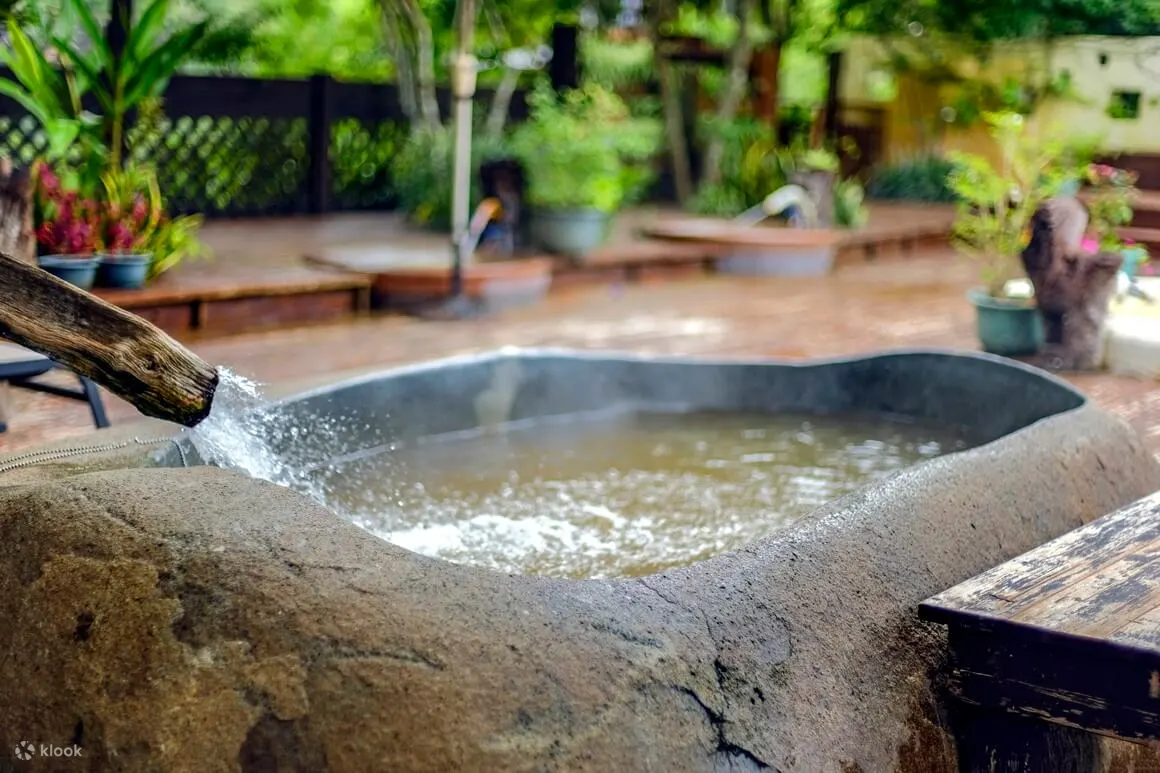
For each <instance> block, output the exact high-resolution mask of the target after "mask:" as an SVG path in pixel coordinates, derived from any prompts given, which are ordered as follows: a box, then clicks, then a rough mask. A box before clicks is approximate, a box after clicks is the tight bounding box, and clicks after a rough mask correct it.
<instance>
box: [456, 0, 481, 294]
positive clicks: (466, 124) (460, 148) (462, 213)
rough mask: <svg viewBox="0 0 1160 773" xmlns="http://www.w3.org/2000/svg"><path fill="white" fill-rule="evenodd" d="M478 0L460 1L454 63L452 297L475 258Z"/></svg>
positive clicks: (458, 289) (459, 291)
mask: <svg viewBox="0 0 1160 773" xmlns="http://www.w3.org/2000/svg"><path fill="white" fill-rule="evenodd" d="M475 2H476V0H460V2H459V40H458V45H457V47H456V48H457V50H456V53H455V59H454V61H453V62H452V71H451V89H452V92H453V94H454V96H455V161H454V166H453V169H454V171H453V175H452V185H451V249H452V268H451V297H452V298H456V297H458V296H459V295H461V294H462V292H463V266H464V264H465V263H467V262H468V261H469V260H470V259H471V255H469V254H465V252H466V251H467V250H468V249H470V248H471V246H472V245H471V240H470V239H468V234H467V228H468V217H469V216H470V214H469V209H470V208H471V108H472V99H473V98H474V96H475V81H476V74H477V71H478V64H479V63H478V61H477V60H476V58H475V56H473V55H472V53H471V49H472V45H473V39H474V33H475V11H476V5H475Z"/></svg>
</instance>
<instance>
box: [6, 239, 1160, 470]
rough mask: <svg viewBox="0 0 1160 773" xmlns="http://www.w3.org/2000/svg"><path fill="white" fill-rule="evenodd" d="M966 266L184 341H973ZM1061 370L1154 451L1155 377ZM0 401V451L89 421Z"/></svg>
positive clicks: (804, 351) (759, 351)
mask: <svg viewBox="0 0 1160 773" xmlns="http://www.w3.org/2000/svg"><path fill="white" fill-rule="evenodd" d="M973 276H974V273H973V267H972V266H970V265H969V264H965V263H963V262H962V261H961V260H960V259H958V258H957V257H955V256H954V255H953V253H950V252H949V251H938V252H933V253H927V254H922V255H917V256H914V257H911V258H905V259H903V258H898V259H888V260H881V261H875V262H867V263H859V264H856V265H850V266H844V267H840V268H839V269H837V270H836V271H835V273H834V274H833V275H831V276H829V277H825V278H817V279H777V278H766V279H753V278H727V277H711V278H698V279H691V280H686V281H680V282H671V283H661V284H647V285H640V286H618V287H596V288H593V287H587V288H583V289H577V290H574V291H569V292H567V293H562V294H558V295H553V296H552V297H551V298H550V299H549V300H548V301H547V302H546V303H544V304H543V305H541V306H539V307H536V308H531V309H525V310H520V311H515V312H511V313H508V314H504V315H501V316H496V317H492V318H485V319H477V320H471V321H463V322H427V321H416V320H411V319H405V318H401V317H393V316H392V317H380V318H372V319H364V320H358V321H355V322H351V323H346V324H338V325H328V326H324V327H313V328H302V329H297V330H285V331H276V332H270V333H261V334H253V335H245V336H237V337H232V338H224V339H215V340H204V341H192V342H190V344H191V347H192V348H193V349H194V350H195V351H196V352H197V353H198V354H200V355H201V356H203V357H205V358H206V359H207V360H209V361H210V362H213V363H216V364H220V365H225V366H228V367H231V368H233V369H234V370H237V371H239V372H241V373H243V374H246V375H249V376H253V377H256V378H258V379H259V380H262V381H266V382H274V383H279V382H288V381H292V380H298V379H305V378H317V377H325V376H326V375H327V374H339V373H346V372H350V371H354V370H362V369H369V368H374V367H379V366H389V365H393V364H398V363H404V362H413V361H417V360H424V359H430V358H435V357H442V356H448V355H453V354H460V353H466V352H475V351H483V350H488V349H493V348H498V347H502V346H508V345H514V346H560V347H575V348H588V349H619V350H631V351H638V352H649V353H658V354H682V355H703V356H714V357H755V356H759V357H788V358H806V357H827V356H840V355H849V354H857V353H862V352H868V351H873V350H879V349H891V348H900V347H951V348H966V349H974V348H975V347H976V343H975V338H974V331H973V324H974V322H973V320H974V316H973V311H972V309H971V308H970V306H969V305H968V304H967V302H966V300H965V298H964V293H965V291H966V289H967V288H968V287H969V286H970V285H971V283H972V279H973ZM62 375H63V374H62ZM1071 380H1072V381H1073V382H1074V383H1075V384H1077V385H1078V386H1079V387H1080V388H1081V389H1083V390H1084V391H1085V392H1087V393H1088V394H1089V395H1090V396H1091V397H1092V398H1093V399H1094V400H1096V401H1097V402H1098V403H1100V404H1102V405H1103V406H1104V407H1106V408H1107V409H1108V410H1110V411H1112V412H1113V413H1115V414H1117V415H1119V416H1121V417H1123V418H1124V419H1125V420H1126V421H1128V422H1129V423H1130V424H1131V425H1133V426H1134V427H1135V428H1136V430H1137V431H1138V432H1139V433H1140V435H1141V436H1142V437H1143V439H1144V440H1145V442H1146V443H1147V444H1148V445H1149V447H1151V448H1152V449H1153V450H1154V451H1155V452H1157V453H1158V454H1160V390H1157V389H1156V385H1155V384H1154V383H1151V382H1146V381H1136V380H1130V379H1125V378H1119V377H1113V376H1108V375H1104V374H1096V375H1085V376H1077V377H1074V378H1072V379H1071ZM14 402H15V408H16V411H15V416H14V418H13V419H12V421H11V425H10V430H9V432H8V433H7V434H4V435H0V451H8V450H16V449H19V448H25V447H28V446H31V445H35V444H39V443H42V442H45V441H47V440H55V439H61V438H67V437H71V436H79V435H83V434H86V433H89V432H91V426H90V424H89V418H88V414H87V411H86V409H85V407H84V406H83V405H80V404H73V403H70V402H67V401H63V400H60V399H54V398H51V397H46V396H42V395H33V394H24V393H20V392H17V393H16V395H15V401H14ZM108 402H109V409H110V414H111V416H112V418H113V420H114V421H115V422H124V421H127V420H129V419H131V418H132V417H133V416H135V415H136V414H135V411H134V410H133V408H132V407H130V406H129V405H127V404H126V403H124V402H122V401H120V400H118V399H116V398H113V397H110V398H109V401H108Z"/></svg>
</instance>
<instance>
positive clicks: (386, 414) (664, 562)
mask: <svg viewBox="0 0 1160 773" xmlns="http://www.w3.org/2000/svg"><path fill="white" fill-rule="evenodd" d="M657 367H667V368H669V369H671V371H670V373H669V374H667V376H669V377H670V378H671V383H670V384H668V385H667V386H665V387H663V388H660V385H659V384H658V383H650V382H651V375H652V374H650V373H649V371H650V370H653V369H655V368H657ZM705 367H706V364H705V363H679V362H675V361H670V362H668V363H667V364H665V365H661V364H660V363H656V362H651V363H650V362H649V361H648V360H641V359H634V358H615V357H612V358H610V357H608V356H596V357H593V356H588V357H582V356H577V355H575V354H573V353H565V354H552V353H550V352H545V353H537V352H534V351H529V352H524V353H521V354H512V355H506V356H505V355H500V356H492V357H483V358H471V359H468V360H452V361H446V362H441V363H434V364H431V365H428V366H425V367H424V368H422V369H420V370H418V371H414V372H413V375H412V377H416V376H418V375H419V374H423V375H427V376H429V377H430V379H431V380H432V383H431V384H425V385H423V386H422V387H415V388H416V389H418V390H419V391H421V392H422V393H423V394H426V395H428V396H429V398H430V399H431V401H432V405H431V406H430V407H429V408H428V410H429V411H433V412H434V413H435V414H438V415H439V416H440V417H443V416H446V415H447V411H448V410H455V409H456V408H458V410H459V411H460V412H463V411H464V410H465V409H468V408H469V407H471V408H473V409H474V410H475V416H474V417H471V420H470V421H467V422H465V423H464V424H463V425H460V426H451V425H449V424H446V423H437V424H435V425H431V424H429V423H428V422H429V421H430V419H429V418H428V417H429V416H430V414H429V413H420V412H417V411H416V410H415V409H414V408H408V409H403V408H393V407H392V406H391V405H389V404H386V405H382V404H375V405H374V407H373V409H372V408H371V404H372V403H373V401H374V393H376V392H378V391H380V387H379V386H376V385H378V384H381V382H382V379H381V378H380V377H378V376H375V377H372V378H371V379H370V381H369V382H368V381H366V380H360V381H358V382H354V383H350V384H340V385H337V386H335V387H328V388H327V389H326V390H324V391H323V392H321V393H316V394H314V395H310V396H305V397H300V398H297V399H295V400H293V401H291V402H287V403H282V404H280V405H278V406H276V407H274V408H272V409H265V410H261V409H259V411H258V412H259V413H261V414H262V419H261V420H260V421H258V422H246V431H249V432H256V433H258V434H259V435H260V436H261V437H260V440H261V442H260V443H259V444H258V446H257V447H256V448H255V447H250V448H247V447H245V446H244V445H239V444H238V443H237V442H236V438H235V437H233V436H234V435H236V434H237V433H236V428H233V427H230V428H228V429H227V431H228V432H229V434H230V435H231V437H230V438H229V442H228V447H224V448H217V447H215V446H214V444H213V443H212V442H211V443H208V444H207V443H205V442H201V443H199V442H197V440H196V438H197V435H196V433H195V435H194V436H193V438H195V439H194V440H193V442H192V443H191V444H189V445H188V446H187V448H188V449H189V451H190V454H191V455H192V456H194V457H195V458H197V457H199V456H200V455H201V454H204V455H206V456H209V457H210V459H211V462H213V463H217V462H223V463H226V464H228V463H230V462H231V461H232V462H239V461H240V462H242V463H243V465H244V466H251V467H252V466H253V465H246V462H248V461H252V460H248V459H247V458H246V457H249V456H254V455H261V454H272V455H273V456H275V457H276V458H277V463H276V464H274V465H271V464H270V463H269V462H267V463H266V465H265V466H266V468H267V470H270V469H274V468H276V469H275V471H274V472H273V473H272V474H271V473H270V472H265V473H263V472H261V471H259V473H258V474H259V475H263V474H264V475H265V477H267V478H268V479H272V480H275V481H277V482H281V483H284V484H287V485H289V486H290V487H291V488H295V489H297V490H299V491H300V492H302V493H304V494H307V495H310V496H313V497H314V498H315V499H317V500H318V501H319V502H320V503H322V504H324V505H326V506H327V507H329V508H330V509H332V510H334V511H335V512H337V513H339V514H341V515H343V516H344V517H346V518H347V519H348V520H350V521H352V522H353V523H355V524H357V525H359V526H361V527H362V528H364V529H367V530H368V531H370V532H371V533H373V534H375V535H377V536H379V537H381V538H383V539H386V540H388V541H390V542H392V543H394V544H397V545H399V546H400V547H403V548H407V549H409V550H414V551H415V552H417V553H421V554H424V555H428V556H432V557H435V558H441V559H445V560H450V561H455V562H457V563H463V564H469V565H474V566H480V567H486V568H490V569H495V570H498V571H503V572H511V573H516V574H530V575H541V576H553V577H564V578H573V579H584V578H598V577H625V576H644V575H648V574H653V573H655V572H659V571H663V570H665V569H669V568H674V567H677V566H684V565H687V564H691V563H695V562H696V561H699V560H704V559H706V558H710V557H712V556H713V555H716V554H718V553H722V552H727V551H729V550H736V549H739V548H741V547H744V546H745V545H747V544H749V543H751V542H754V541H756V540H759V539H762V538H764V537H768V536H770V535H771V534H773V533H775V532H776V531H778V530H779V529H781V528H784V527H785V526H788V525H789V524H791V523H793V522H794V521H796V520H797V519H798V518H800V517H801V516H803V515H805V514H807V513H808V512H810V511H811V510H814V509H816V508H817V507H820V506H822V505H824V504H826V503H827V502H829V501H832V500H834V499H838V498H839V497H841V496H844V495H846V494H850V493H853V492H855V491H857V490H858V489H860V488H862V487H863V486H865V485H869V484H872V483H876V482H878V481H881V480H883V479H885V478H887V477H889V476H891V475H893V474H894V473H896V472H898V471H900V470H903V469H905V468H907V467H909V466H911V465H913V464H917V463H919V462H921V461H924V460H926V459H932V458H935V457H938V456H940V455H942V454H945V453H951V452H954V451H961V450H964V449H966V448H969V447H972V446H974V445H977V444H978V443H979V442H980V439H979V438H978V437H976V430H975V429H974V428H973V427H972V426H970V424H968V423H957V422H955V421H948V420H947V418H946V415H945V413H943V414H940V413H939V412H938V411H937V410H933V411H932V410H931V408H930V407H929V406H923V407H921V409H919V410H916V409H915V407H914V406H908V405H899V406H898V407H899V408H901V409H902V410H903V411H904V412H899V411H895V410H893V408H894V407H895V406H893V405H884V404H881V403H878V404H875V403H874V402H873V393H872V392H871V391H867V392H866V395H865V396H866V397H867V398H870V399H867V400H859V399H854V400H852V401H847V402H845V403H841V404H826V403H825V402H822V401H825V400H830V399H832V398H830V397H829V396H827V395H825V394H824V393H822V394H817V395H810V394H808V393H805V392H803V393H801V394H800V395H798V396H795V397H791V398H790V399H789V401H788V402H787V401H786V400H785V398H783V397H782V396H780V395H778V394H777V391H778V389H779V388H784V386H783V382H784V379H783V378H780V377H779V378H778V379H777V383H776V384H774V385H772V388H771V385H767V384H764V383H762V381H761V379H760V377H758V378H755V376H758V374H765V373H768V372H769V371H768V370H766V369H764V368H760V367H759V368H758V369H756V370H755V369H754V368H753V367H752V366H744V365H733V366H729V365H725V364H718V365H717V366H716V367H717V368H718V369H719V370H718V372H717V376H718V377H717V378H716V379H714V380H713V381H710V382H698V379H697V377H696V376H695V375H694V374H696V373H698V372H701V371H702V369H703V368H705ZM642 369H643V370H642ZM464 375H467V379H466V383H465V384H464V386H466V387H467V389H478V387H479V386H481V384H480V383H473V382H475V381H476V380H477V379H479V378H485V379H490V382H489V383H488V385H487V388H486V389H483V390H481V391H478V393H476V394H473V395H470V396H469V395H467V394H461V395H457V394H455V391H454V386H452V385H453V384H454V383H455V382H456V381H460V380H461V379H464ZM852 377H853V378H861V377H862V376H860V375H857V374H855V375H854V376H852ZM436 379H438V380H439V381H440V384H441V385H440V386H439V387H438V390H440V391H436V387H435V386H434V382H435V380H436ZM666 380H667V379H666ZM646 384H647V385H648V386H647V387H646V388H644V389H642V388H641V387H642V386H644V385H646ZM576 385H582V388H581V389H580V390H576V389H575V386H576ZM867 388H868V389H870V388H871V385H870V384H869V383H867ZM746 392H751V394H745V393H746ZM440 393H442V395H444V397H443V399H444V400H446V401H447V402H446V403H445V404H443V405H439V404H437V402H436V401H437V399H438V395H440ZM715 393H719V394H715ZM537 394H538V395H539V397H536V396H535V395H537ZM481 395H482V396H484V397H485V399H484V400H483V401H482V402H481V401H480V396H481ZM529 399H530V400H532V401H533V402H531V403H526V401H528V400H529ZM535 401H538V402H535ZM453 404H454V405H453ZM501 404H502V405H501ZM525 404H527V405H528V407H527V408H525ZM368 410H370V411H371V413H372V414H373V415H372V416H367V415H366V414H367V411H368ZM975 423H977V422H975ZM221 429H222V428H219V432H220V431H221ZM215 457H217V458H215ZM239 457H241V458H240V459H239ZM169 461H172V455H170V457H169ZM201 461H204V460H201ZM251 472H253V470H252V469H251Z"/></svg>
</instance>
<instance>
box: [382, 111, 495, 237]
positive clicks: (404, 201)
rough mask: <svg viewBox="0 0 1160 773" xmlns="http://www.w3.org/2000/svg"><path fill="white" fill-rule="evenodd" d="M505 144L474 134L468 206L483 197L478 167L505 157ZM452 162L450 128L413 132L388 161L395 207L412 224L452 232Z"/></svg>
mask: <svg viewBox="0 0 1160 773" xmlns="http://www.w3.org/2000/svg"><path fill="white" fill-rule="evenodd" d="M505 151H506V147H505V143H504V141H503V140H502V139H501V140H494V139H491V138H490V137H488V136H487V135H483V134H476V135H475V136H474V137H473V140H472V166H473V169H472V175H471V206H472V207H474V206H475V205H477V204H478V203H479V201H480V200H481V199H482V198H483V195H482V193H481V191H480V181H479V166H480V164H483V163H484V162H486V161H490V160H493V159H495V158H498V157H500V156H503V155H505ZM454 160H455V131H454V129H453V128H452V127H440V128H438V129H433V130H418V131H415V132H412V133H411V134H410V136H408V137H407V139H406V140H405V141H404V142H403V145H402V147H401V148H400V149H399V152H398V154H397V155H396V156H395V157H394V158H393V159H392V160H391V164H390V173H391V183H392V188H393V189H394V192H395V195H396V197H397V199H398V206H399V209H400V210H401V211H402V212H405V213H406V214H407V215H408V216H409V217H410V218H411V220H412V221H414V222H415V223H417V224H419V225H423V226H427V227H430V228H435V229H438V230H441V231H449V230H451V187H452V181H451V178H452V172H453V164H454Z"/></svg>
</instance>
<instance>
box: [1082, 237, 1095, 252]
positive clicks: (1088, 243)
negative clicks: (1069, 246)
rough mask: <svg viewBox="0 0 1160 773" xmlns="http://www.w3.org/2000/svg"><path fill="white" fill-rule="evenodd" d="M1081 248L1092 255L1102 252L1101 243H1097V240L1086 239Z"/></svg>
mask: <svg viewBox="0 0 1160 773" xmlns="http://www.w3.org/2000/svg"><path fill="white" fill-rule="evenodd" d="M1080 247H1081V248H1082V249H1083V251H1084V252H1089V253H1092V254H1095V253H1097V252H1099V251H1100V245H1099V242H1097V241H1096V240H1095V239H1084V240H1083V241H1082V242H1080Z"/></svg>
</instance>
